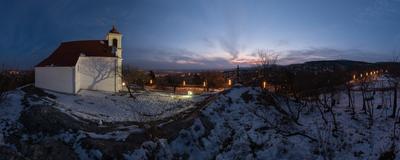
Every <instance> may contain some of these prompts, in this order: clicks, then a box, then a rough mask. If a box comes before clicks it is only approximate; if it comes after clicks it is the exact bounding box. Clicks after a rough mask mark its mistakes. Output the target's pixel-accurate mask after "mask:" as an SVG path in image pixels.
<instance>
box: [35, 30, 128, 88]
mask: <svg viewBox="0 0 400 160" xmlns="http://www.w3.org/2000/svg"><path fill="white" fill-rule="evenodd" d="M121 40H122V34H121V33H120V32H119V31H118V30H117V29H116V28H115V26H113V27H112V29H111V30H110V31H109V32H108V33H107V35H106V38H105V40H80V41H70V42H63V43H61V44H60V45H59V47H58V48H57V49H56V50H55V51H54V52H53V53H52V54H51V55H50V56H48V57H47V58H46V59H44V60H43V61H41V62H40V63H39V64H38V65H36V66H35V86H36V87H38V88H42V89H47V90H51V91H56V92H62V93H70V94H76V93H78V92H79V91H80V90H82V89H84V90H98V91H108V92H118V91H121V90H122V87H123V86H122V85H123V84H122V46H121V44H122V43H121Z"/></svg>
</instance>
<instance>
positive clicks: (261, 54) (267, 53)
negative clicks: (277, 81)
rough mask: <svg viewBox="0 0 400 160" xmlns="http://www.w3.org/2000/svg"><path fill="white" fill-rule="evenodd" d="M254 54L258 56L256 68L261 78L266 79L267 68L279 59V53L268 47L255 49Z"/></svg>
mask: <svg viewBox="0 0 400 160" xmlns="http://www.w3.org/2000/svg"><path fill="white" fill-rule="evenodd" d="M255 55H257V56H258V68H259V71H260V74H261V77H262V78H263V79H267V75H268V70H269V69H270V68H271V67H272V66H273V65H276V63H277V62H278V60H279V55H278V54H277V53H275V52H273V51H271V50H268V49H257V50H256V51H255Z"/></svg>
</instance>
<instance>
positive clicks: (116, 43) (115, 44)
mask: <svg viewBox="0 0 400 160" xmlns="http://www.w3.org/2000/svg"><path fill="white" fill-rule="evenodd" d="M112 42H113V43H112V44H113V45H112V46H113V47H115V48H118V40H117V39H113V41H112Z"/></svg>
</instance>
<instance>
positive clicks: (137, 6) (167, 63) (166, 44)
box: [0, 0, 400, 69]
mask: <svg viewBox="0 0 400 160" xmlns="http://www.w3.org/2000/svg"><path fill="white" fill-rule="evenodd" d="M0 14H1V15H2V16H1V20H2V21H1V25H0V31H1V36H2V37H1V38H0V64H4V65H6V66H8V67H17V68H32V67H33V66H34V65H35V64H37V63H38V62H40V61H41V60H42V59H44V58H45V57H47V56H48V55H49V54H51V52H52V51H54V50H55V49H56V48H57V46H58V45H59V44H60V43H61V42H63V41H72V40H87V39H104V38H105V34H106V33H107V32H108V31H109V30H110V29H111V27H112V25H116V27H117V29H118V30H119V31H120V32H122V34H123V46H122V47H123V54H124V55H123V56H124V64H128V63H129V64H130V65H133V66H137V67H141V68H144V69H196V68H197V69H211V68H216V69H220V68H230V67H234V66H235V64H236V63H241V64H242V65H246V64H247V65H249V64H250V63H253V62H254V59H255V56H254V51H255V50H256V49H259V48H264V49H269V50H270V51H272V52H276V53H278V54H279V55H280V57H281V60H280V61H279V63H281V64H291V63H301V62H304V61H311V60H331V59H351V60H362V61H369V62H375V61H388V60H391V59H393V55H394V54H396V53H400V0H335V1H325V0H304V1H303V0H302V1H298V0H291V1H289V0H246V1H245V0H243V1H236V0H225V1H223V0H212V1H211V0H210V1H207V0H158V1H155V0H142V1H138V0H126V1H119V0H118V1H114V0H90V1H89V0H87V1H83V0H82V1H78V0H76V1H72V0H63V1H61V0H1V4H0Z"/></svg>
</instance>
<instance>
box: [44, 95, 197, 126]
mask: <svg viewBox="0 0 400 160" xmlns="http://www.w3.org/2000/svg"><path fill="white" fill-rule="evenodd" d="M49 93H51V94H54V95H55V96H57V98H56V100H55V101H56V103H57V105H55V107H57V108H59V109H61V110H62V111H64V112H66V113H68V114H70V115H74V116H77V117H80V118H84V119H90V120H95V121H104V122H121V121H134V122H146V121H154V120H159V119H163V118H166V117H171V116H174V115H176V114H178V113H181V112H183V111H185V110H187V109H191V108H193V107H195V106H194V103H195V102H198V101H200V100H201V99H202V98H203V97H202V96H197V95H192V96H189V95H184V96H182V95H173V94H168V93H162V92H147V91H144V92H139V93H135V94H134V96H135V97H136V98H129V96H128V95H116V94H113V93H107V92H99V91H88V90H82V91H80V92H79V94H78V95H66V94H60V93H54V92H49Z"/></svg>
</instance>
